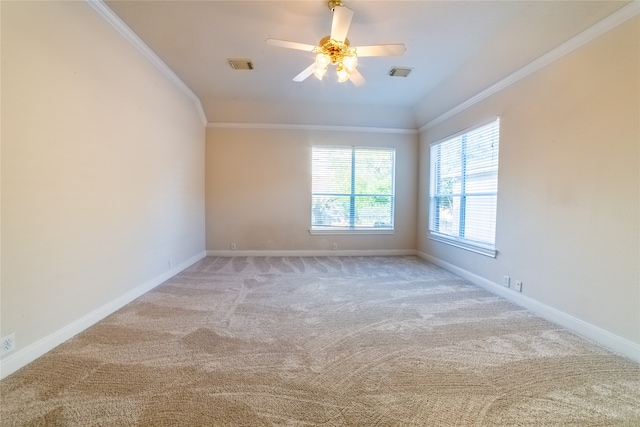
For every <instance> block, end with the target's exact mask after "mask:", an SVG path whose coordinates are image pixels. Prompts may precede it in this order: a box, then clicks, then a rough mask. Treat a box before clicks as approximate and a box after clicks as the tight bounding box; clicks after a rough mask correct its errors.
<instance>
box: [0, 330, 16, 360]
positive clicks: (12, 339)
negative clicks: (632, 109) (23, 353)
mask: <svg viewBox="0 0 640 427" xmlns="http://www.w3.org/2000/svg"><path fill="white" fill-rule="evenodd" d="M0 342H1V346H0V355H5V354H7V353H9V352H10V351H11V350H14V349H15V348H16V334H15V333H12V334H9V335H7V336H6V337H2V341H0Z"/></svg>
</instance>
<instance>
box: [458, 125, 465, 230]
mask: <svg viewBox="0 0 640 427" xmlns="http://www.w3.org/2000/svg"><path fill="white" fill-rule="evenodd" d="M460 144H461V147H460V148H461V156H460V160H461V162H462V165H461V176H460V179H461V183H460V229H459V230H458V235H459V236H460V237H464V233H465V221H466V217H467V135H462V138H461V141H460Z"/></svg>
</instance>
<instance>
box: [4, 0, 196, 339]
mask: <svg viewBox="0 0 640 427" xmlns="http://www.w3.org/2000/svg"><path fill="white" fill-rule="evenodd" d="M1 3H2V15H1V16H2V26H1V29H2V135H1V136H2V259H1V267H2V285H1V286H2V287H1V296H2V307H1V308H2V315H1V320H2V324H1V327H2V331H1V333H2V335H5V334H8V333H11V332H15V333H16V343H17V348H16V350H21V349H23V348H24V347H25V346H28V345H29V344H33V343H34V342H36V341H38V340H41V339H43V338H44V337H46V336H48V335H49V334H52V333H54V332H55V331H59V330H60V329H61V328H63V327H65V326H66V325H68V324H70V323H71V322H75V321H77V320H78V319H80V318H82V317H83V316H85V315H87V313H90V312H92V311H93V310H96V309H97V308H99V307H101V306H103V305H105V304H107V303H110V302H112V301H113V300H114V299H116V298H118V297H120V296H121V295H123V294H125V293H127V292H129V291H130V290H131V289H133V288H135V287H138V286H139V285H141V284H143V283H145V282H147V281H149V280H152V279H154V278H156V277H158V276H159V275H162V274H163V273H164V272H166V271H167V270H169V265H168V264H169V260H170V259H171V260H172V261H173V265H174V266H175V265H178V264H180V263H183V262H185V261H186V260H188V259H190V258H193V257H194V256H197V255H198V254H202V253H203V251H204V250H205V246H204V139H205V132H204V129H205V127H204V125H203V124H202V122H201V119H200V118H199V115H198V112H197V110H196V108H195V106H194V104H193V102H192V101H190V100H189V99H188V98H187V97H186V96H185V95H184V94H182V93H181V92H179V91H178V90H177V89H176V88H175V86H174V85H173V84H172V83H170V82H169V81H168V80H167V79H166V78H165V77H163V76H162V75H161V74H160V73H159V72H158V71H157V70H156V69H155V68H154V67H153V66H152V65H151V64H150V63H149V62H148V61H147V60H146V59H145V58H144V57H143V56H142V55H141V54H140V53H139V52H138V51H137V50H135V49H134V48H133V47H132V46H131V45H130V44H129V43H128V42H127V41H126V40H125V39H124V38H123V37H122V36H121V35H120V34H118V33H117V32H116V31H115V30H114V29H113V28H112V27H111V26H109V24H107V23H106V22H105V21H104V20H103V18H101V17H100V16H99V15H98V14H97V13H96V12H95V11H94V10H93V9H92V8H91V7H90V6H89V5H88V4H87V3H85V2H42V3H40V2H39V3H32V2H1Z"/></svg>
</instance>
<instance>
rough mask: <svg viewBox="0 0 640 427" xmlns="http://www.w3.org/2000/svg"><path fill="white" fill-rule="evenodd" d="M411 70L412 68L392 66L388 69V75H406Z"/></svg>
mask: <svg viewBox="0 0 640 427" xmlns="http://www.w3.org/2000/svg"><path fill="white" fill-rule="evenodd" d="M411 70H412V68H401V67H393V68H392V69H390V70H389V75H390V76H391V77H407V76H408V75H409V73H410V72H411Z"/></svg>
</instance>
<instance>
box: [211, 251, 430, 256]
mask: <svg viewBox="0 0 640 427" xmlns="http://www.w3.org/2000/svg"><path fill="white" fill-rule="evenodd" d="M416 254H417V253H416V251H415V250H413V249H354V250H351V249H327V250H291V251H288V250H285V251H281V250H209V251H207V256H222V257H237V256H271V257H282V256H299V257H310V256H406V255H416Z"/></svg>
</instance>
